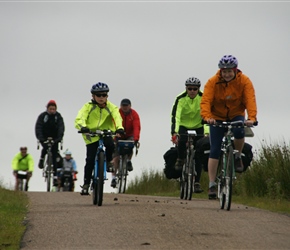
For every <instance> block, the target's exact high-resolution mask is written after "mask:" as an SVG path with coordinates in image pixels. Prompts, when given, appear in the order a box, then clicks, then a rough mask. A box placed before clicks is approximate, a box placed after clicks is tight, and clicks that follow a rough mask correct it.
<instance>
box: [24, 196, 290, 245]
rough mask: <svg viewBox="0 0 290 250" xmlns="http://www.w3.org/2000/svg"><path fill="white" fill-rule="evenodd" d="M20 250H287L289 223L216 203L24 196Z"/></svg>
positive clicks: (284, 218)
mask: <svg viewBox="0 0 290 250" xmlns="http://www.w3.org/2000/svg"><path fill="white" fill-rule="evenodd" d="M27 194H28V196H29V198H30V205H29V213H28V216H27V231H26V233H25V235H24V237H23V241H22V244H21V249H38V250H39V249H54V250H55V249H62V250H63V249H65V250H66V249H84V250H85V249H146V250H147V249H148V250H149V249H290V217H289V216H286V215H281V214H276V213H272V212H267V211H264V210H259V209H256V208H251V207H246V206H244V205H235V204H233V205H232V209H231V211H224V210H220V209H219V203H218V202H217V201H209V200H199V199H193V200H192V201H182V200H180V199H179V198H169V197H155V196H141V195H125V194H122V195H121V194H105V196H104V201H103V206H101V207H98V206H94V205H93V204H92V199H91V196H81V195H80V194H79V193H65V192H64V193H45V192H28V193H27Z"/></svg>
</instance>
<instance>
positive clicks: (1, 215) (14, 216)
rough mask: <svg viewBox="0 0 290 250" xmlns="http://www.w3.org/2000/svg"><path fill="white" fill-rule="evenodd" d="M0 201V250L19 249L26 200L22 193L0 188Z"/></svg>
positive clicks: (23, 226)
mask: <svg viewBox="0 0 290 250" xmlns="http://www.w3.org/2000/svg"><path fill="white" fill-rule="evenodd" d="M0 201H1V203H0V249H1V250H2V249H5V250H15V249H19V248H20V242H21V238H22V236H23V234H24V231H25V216H26V214H27V205H28V198H27V196H26V195H25V193H23V192H15V191H11V190H7V189H5V188H3V187H1V186H0Z"/></svg>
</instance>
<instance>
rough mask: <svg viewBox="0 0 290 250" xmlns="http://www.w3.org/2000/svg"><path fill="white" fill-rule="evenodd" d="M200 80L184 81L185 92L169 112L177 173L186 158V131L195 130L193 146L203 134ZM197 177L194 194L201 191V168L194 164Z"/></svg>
mask: <svg viewBox="0 0 290 250" xmlns="http://www.w3.org/2000/svg"><path fill="white" fill-rule="evenodd" d="M200 86H201V83H200V80H199V79H198V78H196V77H190V78H188V79H187V80H186V81H185V91H183V92H182V93H180V94H179V95H178V96H177V97H176V98H175V101H174V104H173V107H172V111H171V135H172V142H173V143H177V135H178V137H179V138H178V143H177V147H178V148H177V151H178V158H177V161H176V163H175V169H176V170H177V171H180V172H181V170H182V166H183V164H184V161H185V157H186V141H187V136H186V134H187V130H191V129H194V130H196V132H197V134H198V136H196V137H195V140H194V144H196V141H197V140H198V139H200V138H202V137H203V136H201V135H203V134H204V126H203V125H202V119H201V115H200V102H201V98H202V95H203V93H202V91H201V90H200ZM196 170H197V177H196V179H195V181H196V182H195V186H194V190H195V192H196V193H201V192H202V191H203V190H202V189H201V187H200V183H199V180H200V176H201V171H202V166H201V164H199V163H198V162H196Z"/></svg>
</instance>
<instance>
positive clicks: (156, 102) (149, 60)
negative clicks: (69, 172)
mask: <svg viewBox="0 0 290 250" xmlns="http://www.w3.org/2000/svg"><path fill="white" fill-rule="evenodd" d="M289 12H290V3H289V2H288V3H279V2H278V3H276V2H272V3H265V2H264V3H262V2H259V3H257V2H255V3H253V2H252V3H240V2H238V3H237V2H235V3H229V2H218V3H217V2H216V3H215V2H206V3H202V2H187V3H186V2H183V3H177V2H171V3H170V2H167V3H165V2H164V3H161V2H157V3H149V2H131V3H128V2H120V3H116V2H109V3H104V2H85V3H80V2H66V3H65V2H61V3H56V2H51V3H48V2H26V3H21V2H10V3H9V2H0V30H1V39H0V48H1V56H0V67H1V75H0V81H1V92H0V98H1V106H2V122H1V152H0V157H1V165H2V171H1V174H0V178H1V179H2V181H3V182H4V183H6V184H8V185H13V184H14V179H13V178H12V170H11V160H12V158H13V156H14V155H15V154H16V153H17V152H18V150H19V147H20V146H23V145H26V146H28V148H29V152H30V153H31V154H32V155H33V157H34V160H35V172H34V176H33V178H32V179H31V184H30V190H31V191H45V183H44V180H43V178H42V176H41V171H40V170H39V169H38V167H37V162H38V159H39V155H40V151H37V150H36V138H35V135H34V125H35V122H36V118H37V116H38V115H39V114H40V113H41V112H43V111H44V110H45V105H46V103H47V102H48V101H49V100H50V99H54V100H56V102H57V104H58V111H59V112H60V113H61V114H62V115H63V117H64V121H65V125H66V131H65V137H64V149H63V151H64V150H65V149H66V148H69V149H70V150H71V151H72V153H73V156H74V158H75V160H76V162H77V164H78V169H79V172H80V174H79V181H78V182H77V190H79V185H81V184H82V179H83V166H84V159H85V144H84V142H83V140H82V138H81V136H80V135H79V134H77V131H76V129H75V128H74V119H75V117H76V115H77V112H78V110H79V109H80V108H81V107H82V105H83V104H84V103H85V102H87V101H89V100H90V87H91V85H92V84H93V83H95V82H97V81H103V82H106V83H107V84H108V85H109V87H110V89H111V91H110V93H109V100H110V101H112V102H113V103H115V104H116V105H119V103H120V101H121V99H122V98H125V97H126V98H129V99H131V101H132V107H133V108H134V109H136V110H137V112H139V114H140V118H141V122H142V132H141V139H140V143H141V147H140V151H139V155H138V156H137V157H136V158H133V166H134V167H135V170H134V173H133V174H130V177H129V178H130V179H132V178H133V177H134V176H136V175H140V174H141V171H142V170H145V169H159V170H161V169H163V167H164V162H163V157H162V156H163V154H164V152H165V151H166V150H167V149H168V148H169V147H170V146H171V145H172V144H171V142H170V111H171V107H172V104H173V101H174V98H175V97H176V95H177V94H179V93H180V92H182V91H183V89H184V82H185V80H186V79H187V78H188V77H191V76H195V77H198V78H199V79H200V80H201V82H202V89H203V86H204V84H205V83H206V81H207V80H208V79H209V78H210V77H211V76H212V75H213V74H215V73H216V71H217V69H218V68H217V64H218V61H219V59H220V58H221V57H222V56H223V55H224V54H233V55H235V56H236V57H237V58H238V60H239V68H240V69H241V70H242V71H243V72H244V73H245V74H246V75H248V76H249V77H250V79H251V80H252V82H253V84H254V86H255V89H256V96H257V103H258V120H259V126H258V127H257V128H255V129H254V132H255V135H256V136H255V138H253V139H248V142H250V143H252V144H253V145H254V146H255V148H258V147H259V146H260V145H261V142H262V141H263V140H266V141H268V142H270V141H276V140H279V141H281V140H285V141H286V143H288V141H289V137H290V132H289V129H288V123H289V117H288V116H287V115H288V114H287V109H288V107H289V103H290V100H289V90H290V87H289V86H288V81H289V79H290V73H289V72H290V71H289V70H288V67H289V65H290V59H289V58H290V55H289V54H290V50H289V42H290V33H289V25H290V16H289ZM105 191H106V192H109V191H112V189H111V188H109V181H108V182H107V183H106V189H105Z"/></svg>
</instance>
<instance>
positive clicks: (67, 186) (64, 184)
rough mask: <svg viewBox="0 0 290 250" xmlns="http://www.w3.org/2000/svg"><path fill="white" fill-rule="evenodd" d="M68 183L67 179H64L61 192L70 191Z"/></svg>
mask: <svg viewBox="0 0 290 250" xmlns="http://www.w3.org/2000/svg"><path fill="white" fill-rule="evenodd" d="M70 186H71V184H70V182H69V179H68V178H67V177H66V178H65V181H64V183H63V192H69V191H70Z"/></svg>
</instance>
